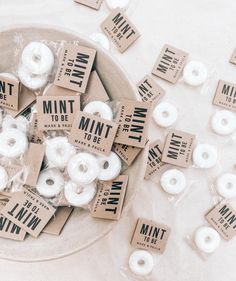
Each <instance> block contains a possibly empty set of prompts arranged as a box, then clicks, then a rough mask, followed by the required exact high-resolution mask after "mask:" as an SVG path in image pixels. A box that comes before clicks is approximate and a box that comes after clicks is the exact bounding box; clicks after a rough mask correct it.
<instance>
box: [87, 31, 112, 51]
mask: <svg viewBox="0 0 236 281" xmlns="http://www.w3.org/2000/svg"><path fill="white" fill-rule="evenodd" d="M89 38H90V39H91V40H93V41H94V42H95V43H98V44H99V45H101V46H102V47H103V48H104V49H106V50H109V49H110V41H109V39H108V38H107V36H106V35H105V34H103V33H101V32H95V33H92V34H91V35H89Z"/></svg>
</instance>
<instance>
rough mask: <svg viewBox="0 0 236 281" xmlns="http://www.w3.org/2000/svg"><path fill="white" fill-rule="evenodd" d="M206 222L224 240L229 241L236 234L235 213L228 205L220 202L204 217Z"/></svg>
mask: <svg viewBox="0 0 236 281" xmlns="http://www.w3.org/2000/svg"><path fill="white" fill-rule="evenodd" d="M205 218H206V220H207V221H208V222H209V223H210V224H211V225H212V226H213V227H214V228H215V229H216V230H217V231H218V232H219V234H220V235H221V236H222V238H224V239H225V240H227V241H229V240H231V239H232V238H233V237H234V236H235V234H236V211H235V210H234V209H233V208H232V207H231V206H230V205H229V203H225V202H220V203H219V204H218V205H216V206H215V207H214V208H213V209H212V210H211V211H210V212H208V213H207V214H206V215H205Z"/></svg>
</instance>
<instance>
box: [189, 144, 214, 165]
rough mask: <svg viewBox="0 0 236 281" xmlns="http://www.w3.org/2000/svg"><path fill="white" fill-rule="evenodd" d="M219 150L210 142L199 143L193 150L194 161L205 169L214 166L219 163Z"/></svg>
mask: <svg viewBox="0 0 236 281" xmlns="http://www.w3.org/2000/svg"><path fill="white" fill-rule="evenodd" d="M217 158H218V155H217V150H216V149H215V147H214V146H212V145H210V144H198V145H197V146H196V147H195V149H194V151H193V162H194V164H195V165H196V166H198V167H199V168H203V169H208V168H212V167H214V166H215V165H216V163H217Z"/></svg>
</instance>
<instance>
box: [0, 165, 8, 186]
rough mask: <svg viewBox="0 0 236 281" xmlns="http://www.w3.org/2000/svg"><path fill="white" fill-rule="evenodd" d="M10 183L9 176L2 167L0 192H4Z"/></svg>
mask: <svg viewBox="0 0 236 281" xmlns="http://www.w3.org/2000/svg"><path fill="white" fill-rule="evenodd" d="M7 183H8V174H7V171H6V169H5V168H4V167H2V166H0V191H3V190H4V189H5V188H6V186H7Z"/></svg>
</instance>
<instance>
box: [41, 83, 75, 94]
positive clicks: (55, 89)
mask: <svg viewBox="0 0 236 281" xmlns="http://www.w3.org/2000/svg"><path fill="white" fill-rule="evenodd" d="M43 95H44V96H76V95H78V97H80V93H76V92H75V91H72V90H69V89H66V88H62V87H59V86H57V85H54V84H49V85H48V86H47V88H46V89H45V90H44V92H43Z"/></svg>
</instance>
